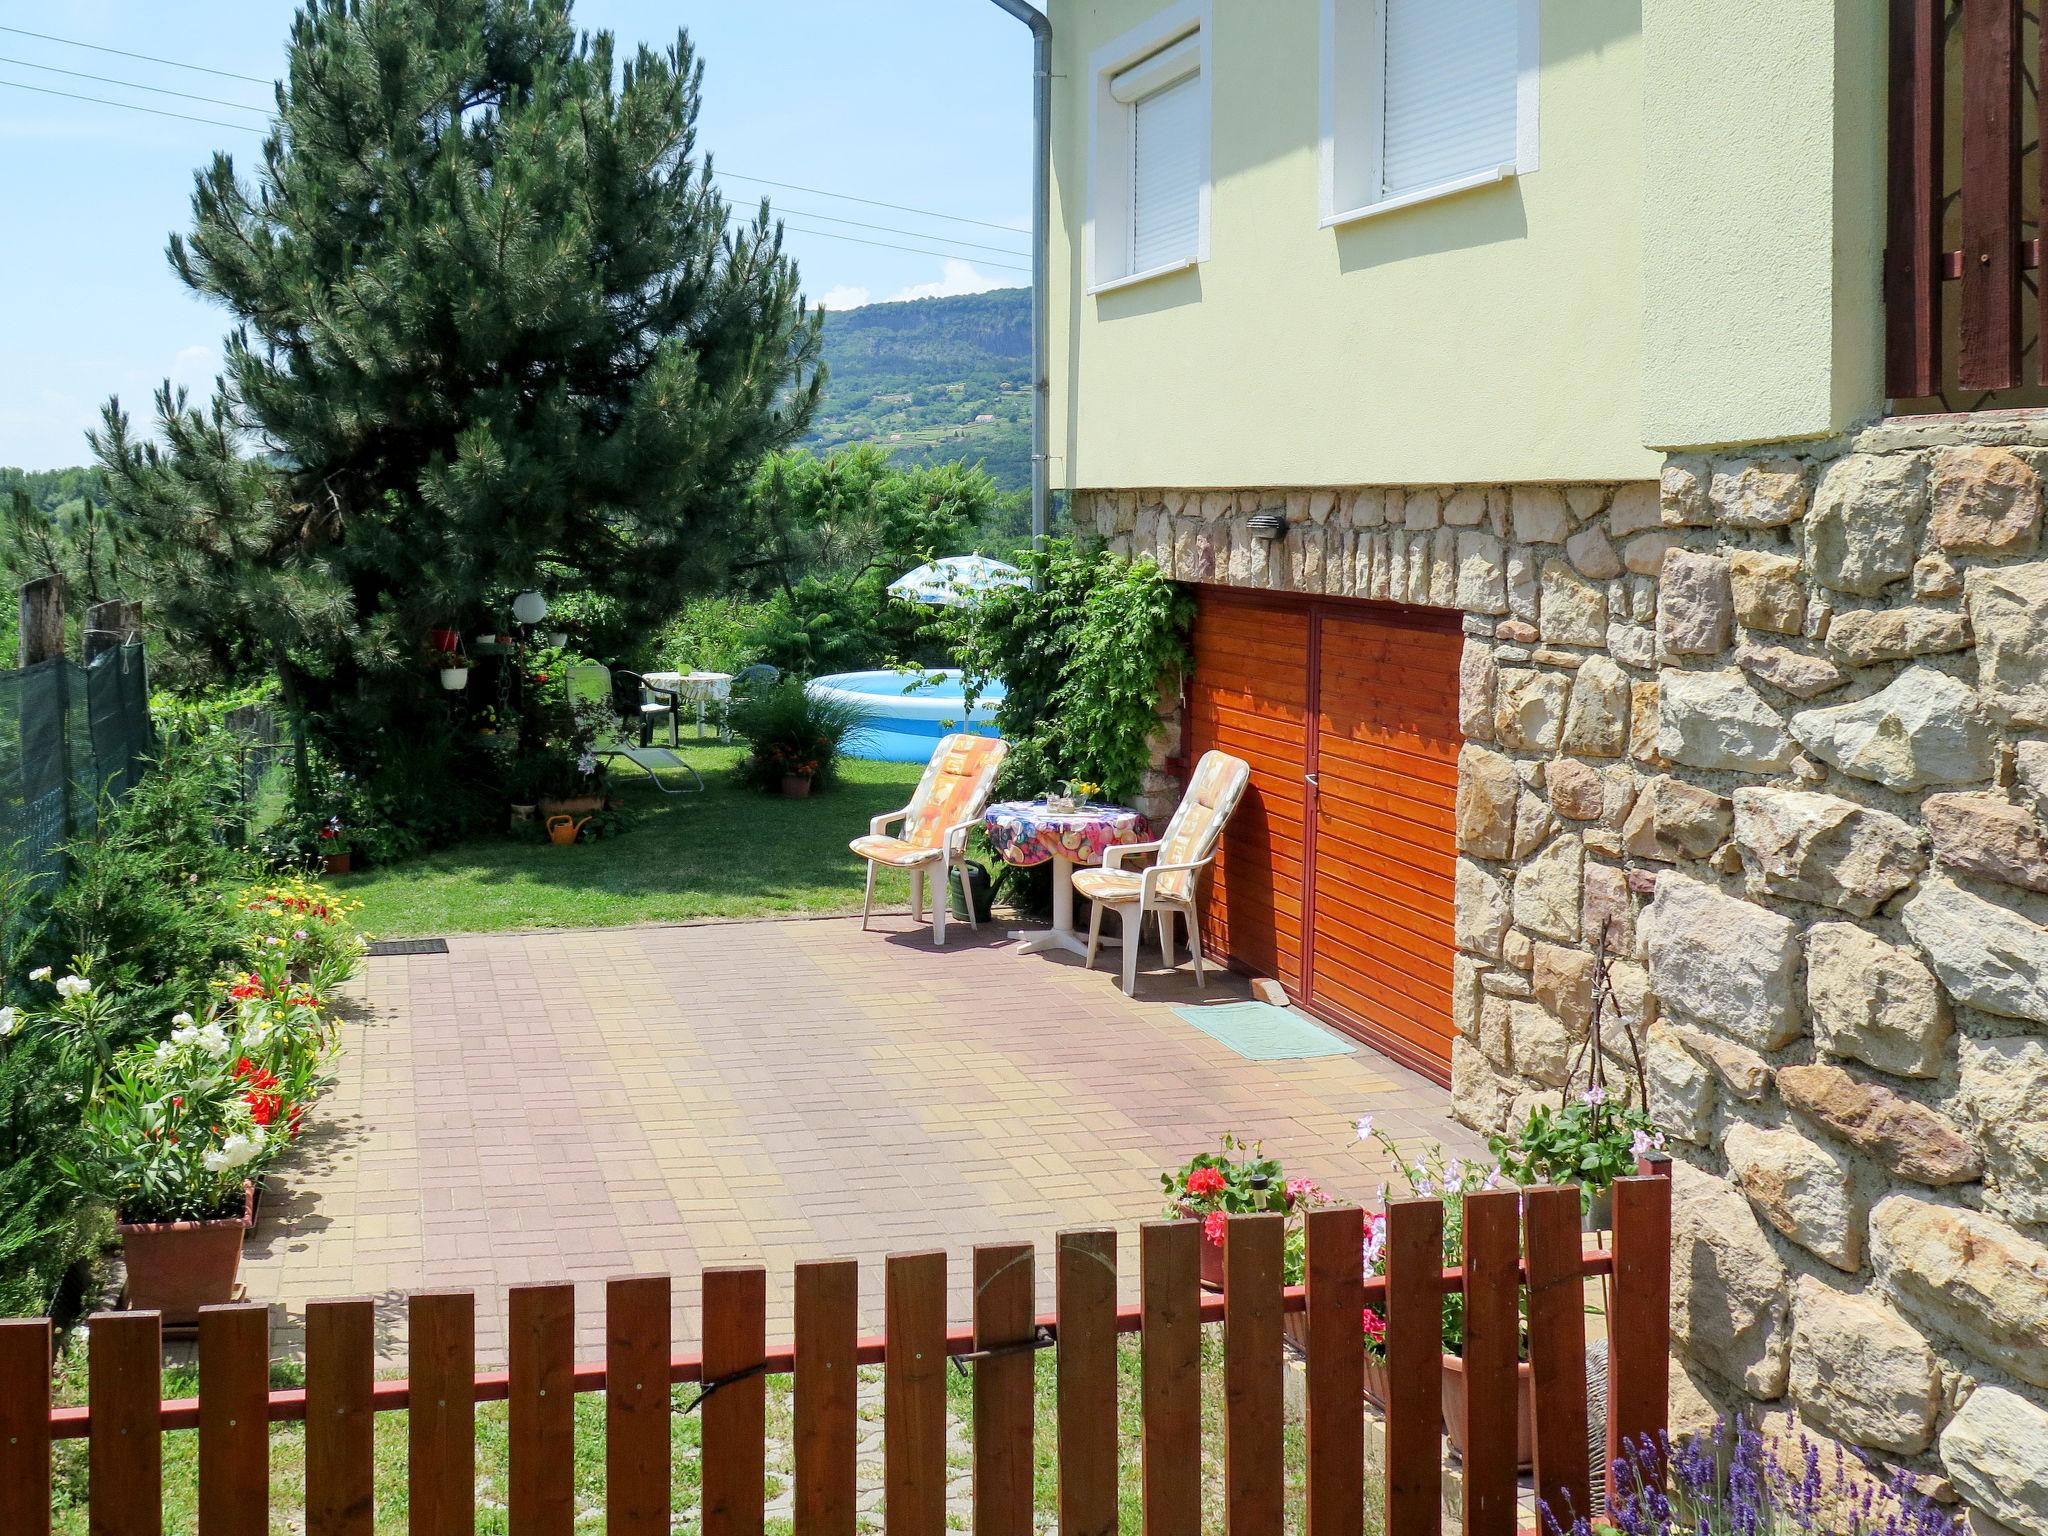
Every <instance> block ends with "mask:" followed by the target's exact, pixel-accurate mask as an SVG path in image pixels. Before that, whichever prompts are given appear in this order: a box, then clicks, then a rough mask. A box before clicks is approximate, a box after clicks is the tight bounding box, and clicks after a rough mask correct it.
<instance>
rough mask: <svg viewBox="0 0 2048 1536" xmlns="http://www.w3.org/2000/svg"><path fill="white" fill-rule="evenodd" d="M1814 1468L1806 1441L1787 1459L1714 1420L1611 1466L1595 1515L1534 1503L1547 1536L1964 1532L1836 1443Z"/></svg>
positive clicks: (1783, 1450)
mask: <svg viewBox="0 0 2048 1536" xmlns="http://www.w3.org/2000/svg"><path fill="white" fill-rule="evenodd" d="M1822 1462H1823V1458H1822V1455H1821V1450H1820V1447H1819V1446H1818V1445H1816V1444H1814V1443H1813V1441H1811V1440H1809V1439H1808V1438H1807V1437H1806V1436H1804V1435H1801V1436H1800V1437H1799V1443H1798V1447H1797V1453H1796V1454H1790V1448H1788V1447H1786V1446H1785V1445H1783V1444H1782V1443H1781V1442H1779V1441H1776V1440H1766V1439H1765V1438H1764V1436H1763V1435H1762V1434H1760V1433H1759V1432H1758V1431H1757V1430H1756V1429H1755V1428H1754V1427H1753V1426H1752V1425H1750V1424H1748V1423H1746V1422H1745V1421H1744V1420H1742V1419H1741V1418H1737V1419H1735V1420H1734V1421H1733V1422H1732V1423H1731V1422H1728V1421H1725V1420H1724V1421H1722V1422H1721V1423H1718V1424H1716V1425H1715V1426H1714V1431H1713V1434H1712V1435H1711V1436H1707V1435H1695V1436H1690V1437H1687V1438H1685V1439H1682V1440H1679V1441H1676V1442H1673V1441H1672V1440H1670V1439H1669V1438H1668V1437H1665V1438H1662V1439H1660V1440H1659V1441H1657V1442H1655V1443H1653V1442H1651V1441H1650V1440H1649V1439H1648V1438H1647V1437H1645V1438H1644V1439H1643V1440H1642V1441H1641V1442H1639V1443H1632V1444H1630V1445H1628V1446H1626V1447H1625V1448H1624V1451H1623V1454H1622V1456H1621V1457H1620V1458H1619V1459H1618V1460H1616V1462H1615V1463H1614V1467H1613V1475H1612V1478H1611V1480H1610V1481H1611V1485H1612V1487H1613V1490H1614V1492H1613V1494H1612V1495H1611V1496H1610V1498H1609V1500H1608V1514H1607V1517H1606V1518H1605V1519H1598V1520H1594V1519H1588V1518H1585V1517H1583V1516H1577V1517H1574V1516H1573V1515H1572V1514H1571V1512H1570V1511H1566V1512H1564V1513H1563V1515H1562V1516H1561V1515H1560V1512H1559V1511H1557V1510H1554V1509H1552V1508H1551V1507H1550V1506H1549V1505H1548V1504H1542V1505H1541V1508H1542V1511H1543V1523H1544V1528H1545V1530H1546V1531H1548V1532H1549V1533H1550V1536H1964V1533H1965V1532H1966V1531H1967V1529H1968V1526H1967V1523H1966V1521H1965V1519H1964V1517H1963V1516H1961V1515H1959V1514H1955V1513H1952V1512H1950V1511H1949V1510H1945V1509H1943V1508H1942V1507H1941V1506H1939V1505H1938V1504H1935V1503H1934V1502H1933V1501H1932V1500H1930V1499H1928V1498H1927V1497H1926V1496H1925V1495H1924V1494H1922V1493H1920V1492H1919V1491H1918V1490H1917V1489H1916V1488H1915V1487H1914V1486H1913V1483H1912V1479H1911V1477H1910V1476H1909V1475H1908V1474H1907V1473H1905V1472H1903V1471H1895V1472H1892V1473H1891V1474H1889V1475H1885V1474H1883V1473H1881V1472H1880V1471H1879V1469H1877V1468H1876V1467H1874V1466H1872V1465H1870V1464H1868V1463H1866V1462H1864V1461H1862V1460H1859V1459H1852V1458H1851V1457H1850V1456H1849V1455H1848V1454H1846V1453H1845V1452H1844V1451H1843V1450H1842V1448H1841V1447H1840V1446H1837V1447H1836V1448H1835V1453H1834V1456H1833V1458H1832V1465H1831V1466H1828V1467H1826V1468H1824V1467H1823V1465H1822ZM1661 1467H1668V1468H1669V1472H1670V1475H1669V1478H1668V1479H1667V1478H1665V1477H1663V1476H1660V1475H1659V1472H1658V1469H1659V1468H1661ZM1566 1519H1569V1520H1570V1524H1566V1523H1565V1521H1566Z"/></svg>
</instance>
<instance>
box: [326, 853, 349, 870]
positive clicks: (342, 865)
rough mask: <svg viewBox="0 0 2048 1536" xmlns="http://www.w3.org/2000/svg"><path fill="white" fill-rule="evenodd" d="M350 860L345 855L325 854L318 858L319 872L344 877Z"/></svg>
mask: <svg viewBox="0 0 2048 1536" xmlns="http://www.w3.org/2000/svg"><path fill="white" fill-rule="evenodd" d="M351 862H352V861H351V858H350V856H349V855H348V854H345V853H326V854H322V855H321V856H320V872H321V873H322V874H326V875H345V874H347V873H348V872H349V868H350V864H351Z"/></svg>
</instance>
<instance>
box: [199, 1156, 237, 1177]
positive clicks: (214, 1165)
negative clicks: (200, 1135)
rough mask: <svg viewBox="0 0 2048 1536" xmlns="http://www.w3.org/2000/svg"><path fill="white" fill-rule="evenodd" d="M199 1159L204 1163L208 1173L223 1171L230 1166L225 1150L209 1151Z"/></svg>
mask: <svg viewBox="0 0 2048 1536" xmlns="http://www.w3.org/2000/svg"><path fill="white" fill-rule="evenodd" d="M199 1160H200V1161H201V1162H202V1163H204V1164H206V1171H207V1172H208V1173H223V1172H225V1171H226V1170H227V1169H228V1167H229V1166H230V1165H229V1163H228V1155H227V1154H226V1153H225V1152H209V1153H207V1154H206V1155H205V1156H204V1157H202V1158H200V1159H199Z"/></svg>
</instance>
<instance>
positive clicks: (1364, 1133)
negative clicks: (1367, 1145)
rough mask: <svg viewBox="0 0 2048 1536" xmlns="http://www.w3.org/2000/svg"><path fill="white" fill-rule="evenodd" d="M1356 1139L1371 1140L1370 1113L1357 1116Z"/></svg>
mask: <svg viewBox="0 0 2048 1536" xmlns="http://www.w3.org/2000/svg"><path fill="white" fill-rule="evenodd" d="M1358 1139H1359V1140H1360V1141H1371V1140H1372V1116H1371V1115H1360V1116H1359V1117H1358Z"/></svg>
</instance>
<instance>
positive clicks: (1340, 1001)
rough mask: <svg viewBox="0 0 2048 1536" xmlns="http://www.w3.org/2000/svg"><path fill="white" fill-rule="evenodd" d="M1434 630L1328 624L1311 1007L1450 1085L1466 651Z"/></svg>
mask: <svg viewBox="0 0 2048 1536" xmlns="http://www.w3.org/2000/svg"><path fill="white" fill-rule="evenodd" d="M1435 618H1436V616H1435V615H1427V616H1419V615H1411V614H1401V613H1398V612H1396V613H1373V612H1371V611H1366V612H1351V611H1346V610H1336V609H1329V608H1324V609H1320V610H1318V611H1317V613H1316V616H1315V623H1316V656H1315V678H1316V682H1317V687H1316V690H1315V701H1316V710H1315V740H1314V743H1313V750H1312V753H1311V758H1310V767H1309V771H1310V773H1311V774H1312V775H1313V777H1314V780H1315V787H1314V789H1313V792H1312V797H1311V804H1312V806H1313V810H1314V829H1315V836H1314V846H1313V848H1312V849H1311V851H1310V867H1309V880H1310V883H1311V885H1312V887H1313V894H1312V896H1311V899H1310V902H1309V909H1310V912H1311V914H1312V916H1311V922H1312V924H1313V932H1314V943H1313V944H1312V945H1311V952H1310V958H1309V978H1308V987H1307V989H1306V1001H1307V1002H1308V1004H1309V1006H1310V1007H1312V1008H1314V1009H1315V1010H1316V1011H1317V1012H1318V1013H1322V1014H1325V1015H1327V1016H1328V1017H1330V1018H1333V1019H1335V1020H1336V1021H1337V1022H1339V1023H1342V1024H1346V1025H1349V1026H1351V1027H1352V1028H1353V1029H1354V1031H1355V1032H1357V1033H1359V1034H1361V1035H1363V1036H1364V1037H1365V1038H1367V1039H1368V1040H1371V1041H1372V1042H1373V1043H1374V1044H1375V1045H1377V1046H1379V1047H1380V1048H1381V1049H1382V1050H1385V1051H1386V1052H1387V1053H1388V1054H1390V1055H1392V1056H1394V1057H1396V1058H1397V1059H1400V1060H1403V1061H1407V1062H1408V1063H1410V1064H1411V1065H1415V1066H1420V1067H1423V1068H1424V1069H1425V1070H1430V1071H1433V1072H1436V1073H1441V1072H1442V1071H1443V1070H1445V1069H1447V1068H1448V1067H1449V1065H1450V1059H1451V1038H1452V1035H1453V1033H1454V1031H1453V1030H1452V1027H1451V1020H1450V1006H1451V957H1452V954H1453V952H1454V951H1453V940H1452V912H1451V895H1452V887H1453V884H1454V882H1455V879H1456V875H1457V860H1458V844H1457V822H1456V814H1455V805H1456V800H1457V794H1458V741H1459V734H1458V654H1459V651H1460V649H1461V648H1462V646H1463V639H1462V637H1461V636H1460V634H1459V633H1458V631H1457V630H1456V629H1453V628H1450V627H1448V626H1447V625H1444V624H1440V623H1437V622H1434V621H1435Z"/></svg>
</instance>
